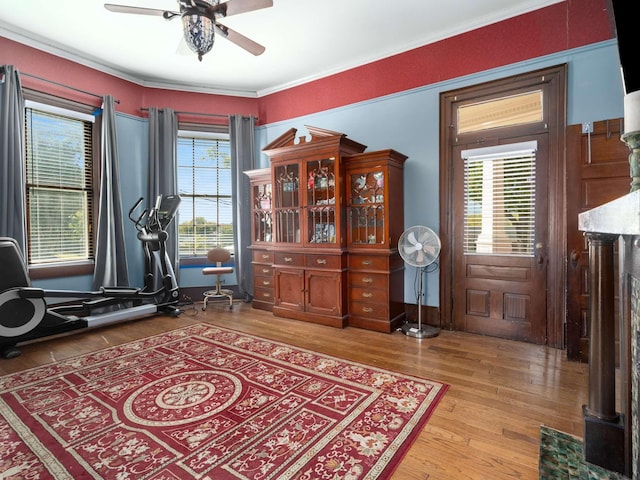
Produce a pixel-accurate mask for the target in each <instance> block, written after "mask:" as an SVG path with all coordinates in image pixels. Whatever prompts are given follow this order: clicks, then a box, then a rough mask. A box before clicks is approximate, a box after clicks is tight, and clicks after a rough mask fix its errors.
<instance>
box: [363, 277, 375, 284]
mask: <svg viewBox="0 0 640 480" xmlns="http://www.w3.org/2000/svg"><path fill="white" fill-rule="evenodd" d="M371 282H373V278H371V277H364V278H363V279H362V283H371Z"/></svg>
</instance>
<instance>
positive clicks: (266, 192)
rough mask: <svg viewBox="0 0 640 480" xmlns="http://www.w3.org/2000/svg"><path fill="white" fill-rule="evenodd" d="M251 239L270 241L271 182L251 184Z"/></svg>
mask: <svg viewBox="0 0 640 480" xmlns="http://www.w3.org/2000/svg"><path fill="white" fill-rule="evenodd" d="M252 197H253V201H254V205H253V216H254V218H253V228H254V232H253V241H255V242H271V241H272V239H273V238H272V235H273V231H272V228H273V218H272V213H271V207H272V205H271V201H272V196H271V184H270V183H267V184H264V183H263V184H259V185H254V186H253V196H252Z"/></svg>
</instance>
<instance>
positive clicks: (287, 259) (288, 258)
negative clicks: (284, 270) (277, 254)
mask: <svg viewBox="0 0 640 480" xmlns="http://www.w3.org/2000/svg"><path fill="white" fill-rule="evenodd" d="M284 261H285V262H286V263H291V262H293V258H291V257H284Z"/></svg>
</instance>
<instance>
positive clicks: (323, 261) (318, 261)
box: [316, 258, 327, 265]
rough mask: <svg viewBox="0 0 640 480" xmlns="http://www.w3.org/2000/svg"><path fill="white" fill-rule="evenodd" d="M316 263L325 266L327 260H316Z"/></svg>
mask: <svg viewBox="0 0 640 480" xmlns="http://www.w3.org/2000/svg"><path fill="white" fill-rule="evenodd" d="M316 262H317V263H318V265H326V264H327V259H326V258H318V259H316Z"/></svg>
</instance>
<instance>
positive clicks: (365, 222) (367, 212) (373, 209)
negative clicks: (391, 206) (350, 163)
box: [347, 170, 387, 245]
mask: <svg viewBox="0 0 640 480" xmlns="http://www.w3.org/2000/svg"><path fill="white" fill-rule="evenodd" d="M384 183H385V172H384V170H377V171H366V172H355V173H351V174H350V175H349V178H348V183H347V188H349V193H348V199H349V200H348V202H349V204H348V206H347V208H348V212H349V216H348V217H347V218H348V222H349V239H348V240H349V243H350V244H352V245H367V244H368V245H380V244H385V243H386V242H387V239H386V238H385V224H384V222H385V218H386V217H385V211H384V209H385V198H384V195H385V193H384V192H385V190H384Z"/></svg>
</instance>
